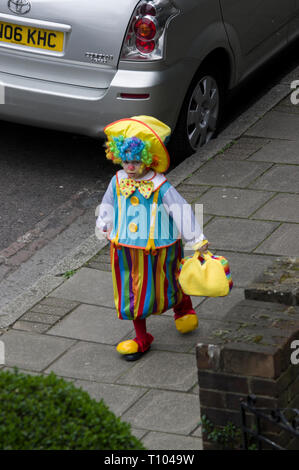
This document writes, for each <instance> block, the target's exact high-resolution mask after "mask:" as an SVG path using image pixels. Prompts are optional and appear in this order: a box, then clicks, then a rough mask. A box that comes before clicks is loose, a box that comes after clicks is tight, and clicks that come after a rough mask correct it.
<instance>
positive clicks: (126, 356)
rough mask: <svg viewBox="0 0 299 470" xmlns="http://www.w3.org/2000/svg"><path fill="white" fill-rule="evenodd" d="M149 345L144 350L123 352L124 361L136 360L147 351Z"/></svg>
mask: <svg viewBox="0 0 299 470" xmlns="http://www.w3.org/2000/svg"><path fill="white" fill-rule="evenodd" d="M149 349H150V347H149V348H148V349H147V350H146V351H144V352H136V353H133V354H123V357H124V359H125V360H126V361H129V362H133V361H138V359H140V358H141V357H142V356H144V354H145V353H147V351H149Z"/></svg>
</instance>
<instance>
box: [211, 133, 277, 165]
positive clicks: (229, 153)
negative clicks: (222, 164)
mask: <svg viewBox="0 0 299 470" xmlns="http://www.w3.org/2000/svg"><path fill="white" fill-rule="evenodd" d="M269 142H270V140H269V139H263V138H256V137H246V136H245V137H243V136H242V137H240V138H239V139H238V140H235V141H233V142H232V144H231V145H229V146H228V148H227V149H224V150H223V151H222V152H221V153H220V154H219V156H221V159H222V160H223V159H224V160H247V159H249V157H250V156H251V155H252V154H254V153H255V152H257V151H258V150H260V149H261V148H263V147H264V146H265V145H266V144H268V143H269Z"/></svg>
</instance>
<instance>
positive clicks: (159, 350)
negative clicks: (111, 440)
mask: <svg viewBox="0 0 299 470" xmlns="http://www.w3.org/2000/svg"><path fill="white" fill-rule="evenodd" d="M298 78H299V67H298V68H296V69H295V70H293V71H292V72H291V73H290V74H288V75H287V76H286V77H284V78H283V79H282V80H281V81H280V83H278V84H277V85H275V86H274V87H273V88H272V89H271V90H269V91H268V93H267V94H266V95H265V96H263V97H262V98H261V99H260V100H259V101H258V102H257V103H255V104H254V105H253V106H252V107H251V108H249V109H248V110H247V111H246V112H245V113H244V114H243V115H242V116H240V117H239V119H238V120H237V121H235V122H234V123H232V124H231V125H230V126H229V127H228V128H226V129H225V130H224V131H223V132H222V133H221V134H220V135H219V136H218V137H217V139H215V140H213V141H212V142H210V143H209V144H208V145H206V146H205V147H204V148H202V149H200V151H199V152H197V153H196V154H194V155H192V156H191V157H190V158H188V159H186V160H185V161H184V162H182V163H181V164H180V165H178V166H177V167H176V168H175V169H174V170H172V171H171V172H170V173H169V174H168V175H167V176H168V179H169V180H170V182H171V183H172V184H173V185H174V186H176V188H177V189H178V190H179V191H180V193H181V194H182V196H183V197H185V199H186V200H187V201H188V202H190V203H199V204H201V203H202V204H203V208H204V233H205V235H206V237H207V238H208V239H209V241H210V242H211V247H210V248H211V251H213V252H216V253H221V254H222V255H224V256H226V257H227V258H228V260H229V262H230V265H231V271H232V277H233V280H234V289H233V290H232V292H231V294H230V295H229V296H228V297H226V298H218V299H206V298H200V297H197V298H195V297H194V298H193V301H194V307H195V309H196V311H197V312H198V317H199V321H200V327H199V329H198V330H196V331H194V332H192V333H190V334H188V335H180V334H179V333H178V332H177V331H176V329H175V325H174V321H173V314H172V311H168V312H165V313H164V314H163V315H161V316H159V317H150V318H149V320H148V330H149V331H150V332H151V333H152V334H153V335H154V337H155V341H154V343H153V344H152V348H151V350H150V351H149V352H148V353H147V354H146V355H145V356H144V357H143V358H142V359H141V360H139V361H137V362H134V363H129V362H126V361H124V360H123V358H121V357H120V356H119V355H118V353H117V352H116V350H115V346H116V344H117V343H118V342H119V341H122V340H124V339H129V338H132V337H133V335H134V331H133V328H132V323H131V322H129V321H128V322H126V321H120V320H118V319H117V318H116V313H115V310H114V304H113V292H112V282H111V273H110V267H109V253H108V245H107V244H106V242H104V241H99V240H97V238H96V237H95V235H94V224H95V218H92V220H89V221H88V223H89V225H90V229H89V234H90V235H89V236H88V237H86V239H85V240H84V241H83V242H82V243H81V244H80V245H79V246H77V247H76V248H74V250H73V252H72V253H70V254H68V255H67V256H66V257H65V258H63V256H62V257H61V261H60V262H58V263H57V264H56V266H55V267H54V268H53V269H51V270H50V271H49V272H48V273H47V274H46V275H43V276H42V277H41V278H40V279H39V280H38V281H37V282H35V283H34V284H33V285H32V286H31V287H30V288H28V289H27V290H26V291H25V292H24V293H22V294H21V295H20V296H19V297H18V298H17V299H15V300H13V301H12V302H10V303H9V304H7V305H6V306H5V307H4V308H2V310H1V314H0V341H1V342H2V344H4V350H5V360H4V361H3V364H2V366H0V367H1V368H3V369H11V368H13V367H14V366H16V367H18V368H19V369H20V370H21V371H25V372H27V373H30V374H40V373H41V374H48V373H50V372H51V371H53V372H55V373H56V374H57V375H59V376H61V377H64V378H66V379H67V380H71V381H73V382H74V384H75V385H76V386H79V387H82V388H83V389H84V390H86V391H88V392H89V393H90V395H91V396H92V397H93V398H95V399H97V400H100V399H101V398H103V399H104V401H105V402H106V403H107V405H108V406H109V407H110V409H111V410H112V411H113V412H114V413H115V414H116V415H117V416H120V417H121V419H123V420H125V421H127V422H129V423H131V426H132V432H133V434H134V435H136V437H138V438H140V439H141V440H142V442H143V444H144V445H145V447H146V448H147V449H149V450H160V449H161V450H199V449H202V439H201V426H200V419H201V418H200V408H199V397H198V384H197V366H196V357H195V346H196V344H197V343H199V342H202V341H203V338H204V336H205V333H206V331H207V329H211V328H213V327H214V325H216V324H217V321H221V319H222V318H224V316H225V315H226V314H227V312H228V311H229V310H230V308H231V307H233V306H234V305H235V304H236V303H237V302H239V301H240V300H241V299H243V298H244V288H245V287H246V286H248V285H249V284H250V283H251V282H252V281H253V280H254V279H255V278H256V277H257V276H258V275H260V274H261V273H262V272H263V271H264V270H265V268H266V267H267V266H269V265H270V264H272V263H273V261H274V260H276V259H277V258H281V257H284V256H298V253H299V152H298V145H299V142H298V140H299V133H298V129H299V107H298V106H295V105H293V104H292V103H291V101H290V94H291V92H292V90H291V88H290V84H291V82H292V81H293V80H296V79H298ZM99 202H100V201H99ZM95 208H96V207H95ZM63 273H68V275H69V276H70V277H68V276H63ZM0 344H1V343H0ZM0 349H1V348H0Z"/></svg>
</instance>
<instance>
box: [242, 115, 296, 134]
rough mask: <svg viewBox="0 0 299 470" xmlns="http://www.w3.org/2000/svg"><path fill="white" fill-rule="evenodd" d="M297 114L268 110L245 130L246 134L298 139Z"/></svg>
mask: <svg viewBox="0 0 299 470" xmlns="http://www.w3.org/2000/svg"><path fill="white" fill-rule="evenodd" d="M298 129H299V115H297V114H293V113H292V114H288V113H282V112H279V111H275V110H274V111H270V112H269V113H267V114H266V115H265V116H264V117H263V118H262V119H260V120H259V121H258V122H257V123H256V124H254V125H253V126H252V127H250V129H249V130H248V131H247V132H246V135H248V136H256V137H268V138H273V139H288V140H298Z"/></svg>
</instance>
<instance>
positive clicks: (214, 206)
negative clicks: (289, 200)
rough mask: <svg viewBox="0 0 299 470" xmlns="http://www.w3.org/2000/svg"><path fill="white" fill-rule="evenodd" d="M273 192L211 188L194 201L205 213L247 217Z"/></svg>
mask: <svg viewBox="0 0 299 470" xmlns="http://www.w3.org/2000/svg"><path fill="white" fill-rule="evenodd" d="M274 194H275V193H274V192H273V193H271V192H267V191H257V190H249V189H235V188H212V189H209V190H208V191H207V192H206V193H205V194H204V195H203V196H200V197H199V198H198V199H197V200H196V202H197V203H199V204H203V211H204V213H206V214H213V215H222V216H225V215H227V216H230V217H249V216H250V215H251V214H252V213H253V212H254V211H256V210H257V209H258V208H259V207H261V205H263V204H264V203H265V202H266V201H268V200H269V199H270V198H271V197H272V196H273V195H274Z"/></svg>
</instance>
